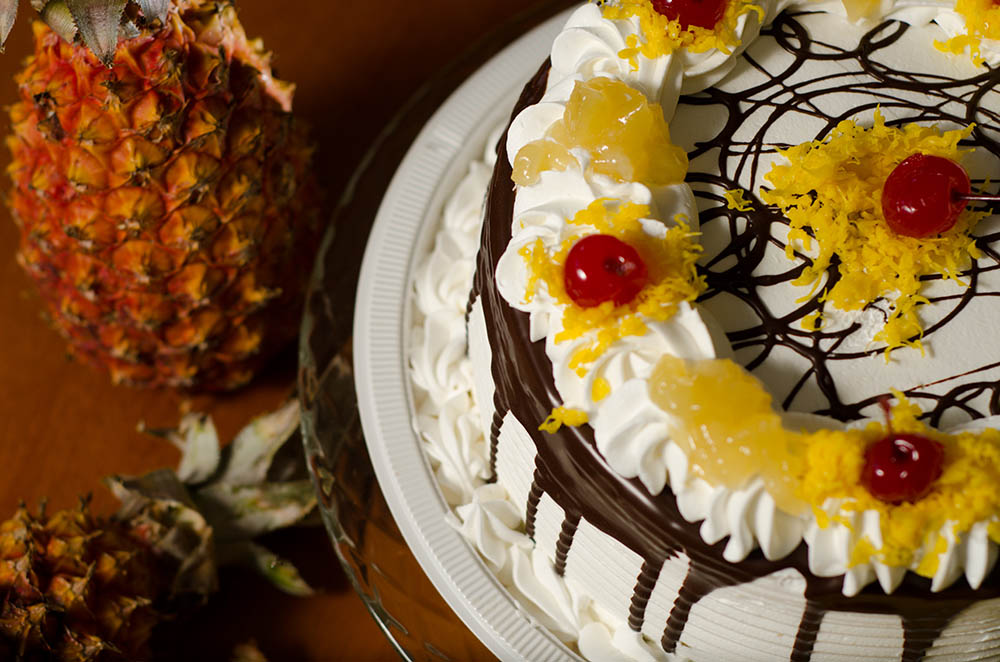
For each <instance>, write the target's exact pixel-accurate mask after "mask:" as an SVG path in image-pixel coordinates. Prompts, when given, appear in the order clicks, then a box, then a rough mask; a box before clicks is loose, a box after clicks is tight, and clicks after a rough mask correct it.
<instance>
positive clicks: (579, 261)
mask: <svg viewBox="0 0 1000 662" xmlns="http://www.w3.org/2000/svg"><path fill="white" fill-rule="evenodd" d="M565 269H566V270H565V276H564V280H565V285H566V293H567V294H569V297H570V298H571V299H572V300H573V301H574V303H576V304H577V305H578V306H582V307H584V308H592V307H594V306H599V305H601V304H602V303H604V302H605V301H614V302H615V305H616V306H620V305H622V304H626V303H628V302H629V301H631V300H632V299H634V298H635V296H636V295H637V294H639V291H640V290H641V289H642V288H643V286H644V285H645V284H646V278H647V277H646V264H645V263H644V262H643V261H642V258H641V257H639V253H638V251H636V250H635V248H633V247H632V246H630V245H629V244H627V243H625V242H624V241H622V240H621V239H619V238H617V237H613V236H611V235H608V234H592V235H588V236H586V237H584V238H583V239H580V240H579V241H578V242H576V243H575V244H573V247H572V248H571V249H570V250H569V254H568V255H567V256H566V267H565Z"/></svg>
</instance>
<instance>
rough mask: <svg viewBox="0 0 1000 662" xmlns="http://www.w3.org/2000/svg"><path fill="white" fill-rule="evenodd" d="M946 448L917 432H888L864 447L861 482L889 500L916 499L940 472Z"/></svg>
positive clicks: (928, 487) (871, 490)
mask: <svg viewBox="0 0 1000 662" xmlns="http://www.w3.org/2000/svg"><path fill="white" fill-rule="evenodd" d="M943 459H944V448H943V447H942V446H941V444H939V443H938V442H936V441H934V440H932V439H928V438H927V437H923V436H921V435H918V434H896V433H893V432H890V433H889V434H888V435H887V436H885V437H882V438H881V439H879V440H878V441H876V442H874V443H873V444H872V445H870V446H869V447H868V448H867V450H865V466H864V468H863V469H862V470H861V484H862V485H864V486H865V487H866V488H867V489H868V491H869V492H871V495H872V496H873V497H875V498H876V499H879V500H881V501H886V502H888V503H901V502H903V501H910V502H913V501H916V500H918V499H920V498H921V497H923V496H924V495H925V494H927V492H928V491H929V490H930V488H931V485H932V484H933V483H934V481H935V480H937V479H938V477H939V476H940V475H941V463H942V461H943Z"/></svg>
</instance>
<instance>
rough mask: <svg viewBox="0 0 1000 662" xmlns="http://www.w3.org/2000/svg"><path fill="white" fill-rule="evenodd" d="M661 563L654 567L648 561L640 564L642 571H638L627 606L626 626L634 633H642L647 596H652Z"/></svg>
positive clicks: (661, 567)
mask: <svg viewBox="0 0 1000 662" xmlns="http://www.w3.org/2000/svg"><path fill="white" fill-rule="evenodd" d="M662 569H663V563H662V562H661V563H660V565H654V564H652V563H650V562H649V561H643V562H642V569H641V570H639V577H638V579H636V580H635V588H634V589H633V590H632V600H631V601H630V603H629V606H628V626H629V627H630V628H632V629H633V630H635V631H636V632H641V631H642V624H643V622H644V621H645V620H646V605H647V604H649V596H651V595H652V594H653V587H654V586H656V580H657V579H658V578H659V576H660V570H662Z"/></svg>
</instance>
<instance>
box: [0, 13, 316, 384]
mask: <svg viewBox="0 0 1000 662" xmlns="http://www.w3.org/2000/svg"><path fill="white" fill-rule="evenodd" d="M32 4H33V5H34V6H35V7H36V8H39V11H40V14H41V18H42V19H43V21H45V22H42V21H36V22H35V23H34V37H35V52H34V54H33V55H32V56H31V57H29V58H28V59H27V61H26V63H25V66H24V68H23V69H22V71H21V72H20V73H19V74H18V75H17V77H16V81H17V85H18V91H19V101H18V102H17V103H15V104H14V105H13V106H12V107H11V108H10V119H11V128H12V134H11V135H10V136H9V137H8V138H7V144H8V147H9V149H10V152H11V156H12V163H11V164H10V166H9V168H8V173H9V175H10V178H11V180H12V182H13V186H12V188H11V191H10V197H9V204H10V208H11V211H12V214H13V217H14V220H15V222H16V223H17V224H18V225H19V226H20V229H21V242H20V248H19V251H18V261H19V262H20V263H21V265H22V266H23V267H24V269H25V270H26V271H27V272H28V274H30V276H31V277H32V278H33V280H34V281H35V282H36V283H37V286H38V290H39V292H40V293H41V297H42V299H43V300H44V302H45V304H46V309H47V313H48V315H49V316H50V317H51V320H52V323H53V324H54V326H55V327H56V329H57V330H58V331H59V332H60V333H61V334H62V335H64V336H65V337H66V338H67V339H68V340H69V344H70V348H71V350H72V352H73V353H74V354H76V355H78V356H80V357H82V358H84V359H85V360H87V361H89V362H90V363H93V364H96V365H98V366H103V367H104V368H106V369H107V370H108V371H109V372H110V374H111V377H112V379H113V380H114V381H116V382H121V383H128V384H135V385H149V386H161V385H168V386H181V387H196V388H206V389H231V388H235V387H237V386H240V385H242V384H244V383H245V382H247V381H248V380H249V379H250V378H251V376H252V375H253V373H254V371H255V370H256V369H257V368H258V367H259V366H260V365H261V364H262V362H263V361H265V360H266V359H267V358H268V357H269V355H271V354H273V353H274V351H275V350H277V349H278V348H280V347H281V346H282V345H284V344H285V343H287V342H288V341H289V340H291V339H292V338H293V337H294V335H295V333H296V331H297V327H298V319H299V312H300V309H301V293H302V290H303V287H304V283H305V281H306V278H307V276H308V273H309V271H310V269H311V265H312V255H313V252H314V251H315V248H316V245H317V243H318V242H317V238H318V232H319V228H318V224H317V215H316V210H315V208H314V205H313V203H312V202H311V200H312V198H313V196H314V191H315V186H314V184H313V182H312V179H311V170H310V164H309V162H310V155H311V151H312V150H311V147H310V146H309V144H308V142H307V140H306V138H305V136H304V133H303V131H302V129H301V127H300V125H298V124H297V123H296V122H295V121H294V120H293V118H292V116H291V106H292V92H293V86H292V85H290V84H288V83H285V82H282V81H280V80H278V79H276V78H274V76H273V75H272V72H271V66H270V54H269V53H267V52H265V51H264V49H263V47H262V45H261V43H260V41H259V40H249V39H247V36H246V34H245V32H244V30H243V27H242V26H241V25H240V22H239V20H238V18H237V15H236V10H235V8H234V6H233V4H232V2H231V1H229V0H129V1H128V2H126V0H48V1H47V2H46V0H32ZM14 9H16V2H10V0H7V1H6V2H2V3H0V35H3V36H4V37H5V36H6V31H9V29H10V25H11V24H12V22H13V11H14ZM81 40H82V41H83V42H84V43H82V44H81V43H79V42H80V41H81Z"/></svg>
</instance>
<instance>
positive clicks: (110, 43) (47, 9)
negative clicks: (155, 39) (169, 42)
mask: <svg viewBox="0 0 1000 662" xmlns="http://www.w3.org/2000/svg"><path fill="white" fill-rule="evenodd" d="M17 5H18V1H17V0H0V50H2V49H3V44H5V43H6V42H7V36H8V35H9V34H10V31H11V28H13V27H14V19H15V18H16V16H17ZM31 6H32V7H34V8H35V11H37V12H38V14H39V17H40V18H41V19H42V21H44V22H45V23H46V24H47V25H48V26H49V27H50V28H52V31H53V32H55V33H56V34H58V35H59V36H60V37H62V38H63V39H65V40H66V41H70V42H71V41H73V40H74V39H76V38H77V37H79V38H80V39H81V40H82V41H83V43H84V44H86V46H87V47H88V48H89V49H90V50H91V51H92V52H93V53H94V55H96V56H97V58H98V59H99V60H100V61H101V62H102V63H103V64H104V65H105V66H107V67H110V66H111V63H112V61H113V60H114V56H115V48H116V47H117V46H118V38H119V37H125V38H129V37H134V36H137V35H138V34H139V30H138V27H137V26H136V21H140V22H142V23H144V24H147V23H153V22H155V21H159V22H161V23H163V22H165V21H166V19H167V12H168V10H169V9H170V0H31ZM129 9H132V11H128V10H129Z"/></svg>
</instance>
